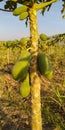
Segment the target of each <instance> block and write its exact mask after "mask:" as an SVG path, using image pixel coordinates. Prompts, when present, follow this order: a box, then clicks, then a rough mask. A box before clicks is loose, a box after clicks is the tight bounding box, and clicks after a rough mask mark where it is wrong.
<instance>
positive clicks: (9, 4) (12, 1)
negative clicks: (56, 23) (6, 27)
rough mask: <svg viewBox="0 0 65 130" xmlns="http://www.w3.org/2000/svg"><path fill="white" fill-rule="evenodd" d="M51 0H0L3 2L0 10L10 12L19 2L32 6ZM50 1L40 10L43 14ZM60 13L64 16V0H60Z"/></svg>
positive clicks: (47, 8) (48, 7)
mask: <svg viewBox="0 0 65 130" xmlns="http://www.w3.org/2000/svg"><path fill="white" fill-rule="evenodd" d="M50 1H51V0H5V1H4V0H0V2H1V3H3V7H2V8H1V7H0V10H1V11H6V12H12V11H13V10H14V9H15V8H16V7H17V6H18V5H19V4H22V5H26V6H29V7H31V6H33V4H38V5H40V4H42V3H46V2H50ZM53 1H54V0H53ZM51 5H52V3H51V4H50V5H48V6H47V7H43V8H42V10H41V12H42V14H44V12H45V11H46V10H47V11H49V9H50V7H51ZM61 13H62V14H63V18H65V0H62V10H61Z"/></svg>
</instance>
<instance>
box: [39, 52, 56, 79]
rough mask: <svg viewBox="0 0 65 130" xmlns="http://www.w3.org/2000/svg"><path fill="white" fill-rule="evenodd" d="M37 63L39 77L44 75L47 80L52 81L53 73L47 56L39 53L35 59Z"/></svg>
mask: <svg viewBox="0 0 65 130" xmlns="http://www.w3.org/2000/svg"><path fill="white" fill-rule="evenodd" d="M37 62H38V69H39V71H40V73H41V75H45V76H46V77H47V78H48V79H52V78H53V75H54V73H53V68H52V66H51V64H50V61H49V58H48V56H47V55H46V54H45V53H40V54H39V55H38V57H37Z"/></svg>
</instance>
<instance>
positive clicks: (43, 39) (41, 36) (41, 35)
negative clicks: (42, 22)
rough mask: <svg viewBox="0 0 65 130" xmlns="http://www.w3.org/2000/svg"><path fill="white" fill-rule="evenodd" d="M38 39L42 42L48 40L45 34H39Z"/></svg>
mask: <svg viewBox="0 0 65 130" xmlns="http://www.w3.org/2000/svg"><path fill="white" fill-rule="evenodd" d="M40 39H41V40H42V41H45V40H47V39H48V36H47V35H46V34H44V33H42V34H40Z"/></svg>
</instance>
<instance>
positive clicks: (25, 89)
mask: <svg viewBox="0 0 65 130" xmlns="http://www.w3.org/2000/svg"><path fill="white" fill-rule="evenodd" d="M29 65H30V53H29V52H28V51H22V53H21V55H20V57H19V60H18V61H17V63H16V64H15V65H14V67H13V69H12V76H13V78H14V79H15V80H19V81H20V94H21V96H22V97H23V98H24V97H27V96H28V95H29V93H30V84H29V73H28V70H29Z"/></svg>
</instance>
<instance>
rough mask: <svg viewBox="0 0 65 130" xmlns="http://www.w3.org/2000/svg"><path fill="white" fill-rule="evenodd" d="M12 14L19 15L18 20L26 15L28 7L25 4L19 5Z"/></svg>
mask: <svg viewBox="0 0 65 130" xmlns="http://www.w3.org/2000/svg"><path fill="white" fill-rule="evenodd" d="M13 15H15V16H19V19H20V20H24V19H25V18H27V17H28V7H27V6H26V5H23V6H20V7H18V8H16V9H15V10H14V11H13Z"/></svg>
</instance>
